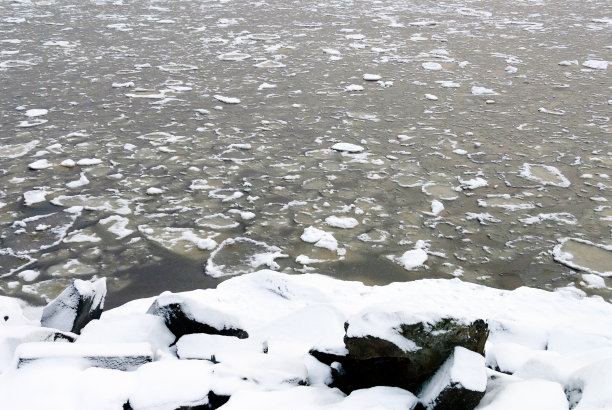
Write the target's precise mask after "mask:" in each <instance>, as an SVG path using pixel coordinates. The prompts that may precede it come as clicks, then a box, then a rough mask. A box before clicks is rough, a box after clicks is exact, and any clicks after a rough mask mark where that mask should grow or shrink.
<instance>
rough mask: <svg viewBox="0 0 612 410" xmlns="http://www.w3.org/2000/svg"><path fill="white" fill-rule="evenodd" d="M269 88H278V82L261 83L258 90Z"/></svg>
mask: <svg viewBox="0 0 612 410" xmlns="http://www.w3.org/2000/svg"><path fill="white" fill-rule="evenodd" d="M269 88H276V84H269V83H261V84H260V85H259V87H257V90H259V91H261V90H266V89H269Z"/></svg>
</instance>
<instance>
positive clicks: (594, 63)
mask: <svg viewBox="0 0 612 410" xmlns="http://www.w3.org/2000/svg"><path fill="white" fill-rule="evenodd" d="M582 66H583V67H586V68H592V69H594V70H606V69H607V68H608V62H607V61H603V60H586V61H585V62H584V63H582Z"/></svg>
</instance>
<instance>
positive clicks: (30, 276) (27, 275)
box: [17, 269, 40, 282]
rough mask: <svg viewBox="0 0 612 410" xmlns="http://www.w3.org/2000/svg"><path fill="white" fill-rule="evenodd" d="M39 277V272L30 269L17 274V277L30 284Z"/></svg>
mask: <svg viewBox="0 0 612 410" xmlns="http://www.w3.org/2000/svg"><path fill="white" fill-rule="evenodd" d="M39 275H40V272H39V271H37V270H31V269H28V270H24V271H21V272H19V273H18V274H17V276H19V277H20V278H21V279H23V280H25V281H26V282H32V281H33V280H35V279H36V278H37V277H38V276H39Z"/></svg>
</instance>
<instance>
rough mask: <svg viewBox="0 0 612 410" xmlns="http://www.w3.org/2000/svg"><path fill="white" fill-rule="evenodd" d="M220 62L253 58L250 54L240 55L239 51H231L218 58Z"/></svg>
mask: <svg viewBox="0 0 612 410" xmlns="http://www.w3.org/2000/svg"><path fill="white" fill-rule="evenodd" d="M218 58H219V60H223V61H244V60H246V59H249V58H251V55H250V54H247V53H240V52H238V51H230V52H229V53H223V54H220V55H219V56H218Z"/></svg>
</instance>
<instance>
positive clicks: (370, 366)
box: [311, 318, 489, 393]
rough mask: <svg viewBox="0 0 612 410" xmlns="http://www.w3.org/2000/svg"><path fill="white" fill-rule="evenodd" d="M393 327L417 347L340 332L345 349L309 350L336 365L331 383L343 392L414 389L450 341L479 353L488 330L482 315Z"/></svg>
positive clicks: (450, 349)
mask: <svg viewBox="0 0 612 410" xmlns="http://www.w3.org/2000/svg"><path fill="white" fill-rule="evenodd" d="M349 327H350V323H349V322H347V323H345V330H348V329H349ZM397 333H399V335H401V337H403V338H405V339H407V340H409V341H412V342H413V343H414V344H415V345H416V346H417V349H414V350H412V351H404V350H402V349H401V348H399V347H398V346H397V345H396V344H394V343H392V342H390V341H388V340H384V339H381V338H378V337H374V336H369V335H368V336H363V337H348V336H345V338H344V344H345V346H346V348H347V350H348V355H346V356H335V355H329V354H327V353H324V352H311V354H312V355H313V356H314V357H316V358H317V359H318V360H319V361H321V362H323V363H326V364H328V365H331V363H333V362H337V363H339V364H340V365H341V368H342V372H336V374H334V376H335V377H334V382H333V384H332V386H334V387H338V388H339V389H340V390H342V391H344V392H345V393H349V392H351V391H353V390H356V389H363V388H369V387H374V386H394V387H401V388H403V389H406V390H410V391H418V390H419V388H420V387H421V385H422V384H423V382H425V381H426V380H427V379H429V378H430V377H432V376H433V375H434V374H435V373H436V371H437V370H438V369H439V368H440V366H441V365H442V364H443V363H444V361H445V360H446V359H447V358H448V357H449V356H450V354H451V353H452V352H453V350H454V348H455V347H456V346H461V347H463V348H466V349H468V350H471V351H473V352H476V353H479V354H480V355H482V354H483V353H484V344H485V342H486V340H487V336H488V333H489V332H488V327H487V324H486V323H485V322H484V321H483V320H476V321H474V322H472V323H468V324H465V323H462V322H460V321H459V320H456V319H452V318H445V319H441V320H439V321H438V322H436V323H416V324H402V325H400V326H399V329H397Z"/></svg>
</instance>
